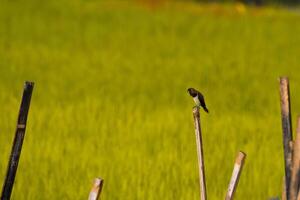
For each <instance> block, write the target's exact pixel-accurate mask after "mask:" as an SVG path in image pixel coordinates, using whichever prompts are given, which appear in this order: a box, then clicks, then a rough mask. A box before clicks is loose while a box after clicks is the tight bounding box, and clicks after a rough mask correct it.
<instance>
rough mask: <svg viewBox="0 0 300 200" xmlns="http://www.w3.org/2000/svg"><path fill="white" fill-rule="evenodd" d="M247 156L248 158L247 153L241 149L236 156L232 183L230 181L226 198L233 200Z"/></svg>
mask: <svg viewBox="0 0 300 200" xmlns="http://www.w3.org/2000/svg"><path fill="white" fill-rule="evenodd" d="M245 158H246V154H245V153H243V152H241V151H240V152H239V153H238V155H237V157H236V160H235V163H234V168H233V172H232V176H231V179H230V183H229V186H228V190H227V194H226V197H225V200H232V199H233V196H234V193H235V190H236V188H237V185H238V182H239V179H240V175H241V173H242V169H243V166H244V162H245Z"/></svg>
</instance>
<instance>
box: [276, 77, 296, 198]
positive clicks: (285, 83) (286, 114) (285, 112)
mask: <svg viewBox="0 0 300 200" xmlns="http://www.w3.org/2000/svg"><path fill="white" fill-rule="evenodd" d="M279 82H280V103H281V120H282V133H283V148H284V169H285V194H286V199H287V200H290V192H289V191H290V183H291V170H292V149H291V145H290V144H291V142H292V140H293V137H292V123H291V105H290V90H289V79H288V78H287V77H280V79H279Z"/></svg>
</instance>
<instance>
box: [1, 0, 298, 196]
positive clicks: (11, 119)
mask: <svg viewBox="0 0 300 200" xmlns="http://www.w3.org/2000/svg"><path fill="white" fill-rule="evenodd" d="M299 35H300V20H299V13H296V12H294V11H287V10H285V9H281V8H271V7H266V8H251V7H245V6H244V5H242V4H231V5H219V4H197V3H166V4H148V3H133V2H132V3H126V2H110V1H107V2H104V1H92V0H89V1H80V0H74V1H68V0H62V1H45V2H40V1H36V0H27V1H22V0H20V1H6V0H4V1H1V6H0V77H1V78H0V91H1V92H0V105H1V106H0V113H1V117H0V152H1V159H0V180H1V181H2V180H3V179H4V176H5V172H6V166H7V160H8V158H9V153H10V148H11V144H12V141H13V137H14V131H15V126H16V124H15V122H16V119H17V114H18V108H19V104H20V100H21V93H22V85H23V82H24V81H25V80H32V81H34V82H35V83H36V84H35V88H34V92H33V97H32V104H31V108H30V112H29V118H28V127H27V132H26V137H25V141H24V145H23V151H22V155H21V160H20V163H19V169H18V173H17V178H16V182H15V186H14V190H13V195H12V199H18V200H23V199H44V200H47V199H49V200H50V199H51V200H53V199H86V198H87V197H88V193H89V189H90V187H91V184H92V180H93V178H94V177H96V176H101V177H102V178H104V179H105V183H104V189H103V193H102V195H101V197H102V199H107V200H118V199H123V200H142V199H145V200H160V199H163V200H177V199H178V200H179V199H180V200H192V199H198V198H199V197H198V196H199V187H198V184H199V183H198V171H197V156H196V143H195V136H194V127H193V118H192V107H193V105H194V104H193V102H192V99H191V98H190V97H189V96H188V94H187V92H186V89H187V88H188V87H191V86H193V87H195V88H198V89H199V90H200V91H202V92H203V94H204V95H205V98H206V101H207V106H208V109H209V110H210V113H209V114H206V113H203V112H202V113H201V118H202V130H203V140H204V154H205V164H206V176H207V189H208V196H209V199H210V200H217V199H222V198H223V197H224V195H225V193H226V188H227V186H228V183H229V179H230V176H231V172H232V168H233V162H234V159H235V156H236V154H237V152H238V150H243V151H245V152H246V153H247V160H246V165H245V168H244V171H243V174H242V177H241V181H240V184H239V187H238V190H237V194H236V199H249V200H250V199H267V198H268V197H270V196H275V195H280V192H281V188H282V179H283V151H282V149H283V148H282V136H281V120H280V106H279V88H278V80H277V79H278V77H279V76H280V75H288V76H289V77H290V81H291V94H292V107H293V108H292V109H293V111H294V113H293V117H294V120H293V121H295V116H296V115H297V111H300V93H299V91H300V73H299V67H300V65H299V58H300V37H299ZM294 128H295V127H294Z"/></svg>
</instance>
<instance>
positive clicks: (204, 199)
mask: <svg viewBox="0 0 300 200" xmlns="http://www.w3.org/2000/svg"><path fill="white" fill-rule="evenodd" d="M193 116H194V125H195V134H196V144H197V155H198V166H199V181H200V199H201V200H207V194H206V181H205V170H204V158H203V144H202V133H201V124H200V112H199V107H197V106H195V107H194V108H193Z"/></svg>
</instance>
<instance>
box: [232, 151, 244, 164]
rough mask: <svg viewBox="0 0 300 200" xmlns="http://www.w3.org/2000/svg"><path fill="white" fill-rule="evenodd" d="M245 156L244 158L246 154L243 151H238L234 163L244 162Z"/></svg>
mask: <svg viewBox="0 0 300 200" xmlns="http://www.w3.org/2000/svg"><path fill="white" fill-rule="evenodd" d="M245 158H246V154H245V153H244V152H242V151H240V152H239V153H238V156H237V158H236V160H235V163H237V164H239V165H241V164H242V163H243V162H244V160H245Z"/></svg>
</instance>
